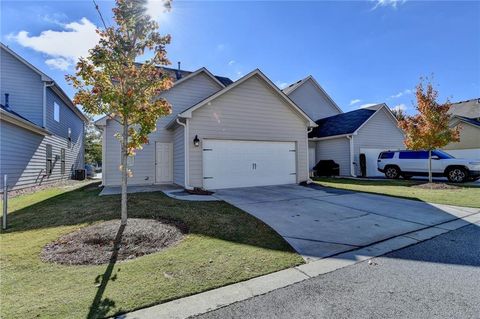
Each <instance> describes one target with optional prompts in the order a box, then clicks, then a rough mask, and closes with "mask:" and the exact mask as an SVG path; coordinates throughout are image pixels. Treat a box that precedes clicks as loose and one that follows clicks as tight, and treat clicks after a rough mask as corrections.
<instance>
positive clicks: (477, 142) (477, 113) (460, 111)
mask: <svg viewBox="0 0 480 319" xmlns="http://www.w3.org/2000/svg"><path fill="white" fill-rule="evenodd" d="M450 114H452V115H453V118H452V120H451V122H450V125H451V126H452V127H459V128H460V141H459V142H454V143H450V144H448V145H447V146H446V147H444V150H445V151H446V152H448V153H450V154H452V155H453V156H455V157H459V158H462V157H463V158H474V159H480V99H472V100H468V101H463V102H458V103H453V104H452V107H451V108H450Z"/></svg>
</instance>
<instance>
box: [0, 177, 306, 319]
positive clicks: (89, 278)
mask: <svg viewBox="0 0 480 319" xmlns="http://www.w3.org/2000/svg"><path fill="white" fill-rule="evenodd" d="M99 191H100V189H99V188H98V184H90V185H87V186H85V187H82V188H79V189H75V190H71V189H70V190H68V191H65V190H64V189H63V190H62V189H49V190H44V191H41V192H38V193H35V194H30V195H23V196H19V197H16V198H13V199H11V200H10V202H9V205H10V208H11V213H10V214H9V223H10V228H9V229H8V231H7V232H2V234H1V235H0V240H1V247H2V249H1V251H0V264H1V269H0V271H1V274H2V285H1V288H0V289H1V295H0V298H1V300H2V307H1V309H0V317H1V318H22V319H23V318H38V317H41V318H98V317H108V316H112V315H115V314H120V313H125V312H128V311H132V310H135V309H139V308H143V307H147V306H151V305H155V304H158V303H162V302H166V301H169V300H173V299H176V298H181V297H184V296H188V295H191V294H195V293H199V292H202V291H205V290H209V289H214V288H217V287H221V286H224V285H228V284H231V283H235V282H239V281H243V280H247V279H250V278H253V277H257V276H260V275H264V274H267V273H271V272H274V271H278V270H281V269H284V268H288V267H292V266H295V265H298V264H300V263H303V259H302V258H301V257H300V256H299V255H298V254H296V253H295V252H293V251H292V249H291V247H290V246H289V245H288V244H287V243H286V242H285V241H284V240H283V239H282V238H281V237H280V236H279V235H278V234H277V233H275V232H274V231H273V230H272V229H271V228H270V227H268V226H267V225H265V224H264V223H262V222H261V221H259V220H257V219H256V218H254V217H253V216H251V215H249V214H247V213H245V212H243V211H241V210H239V209H237V208H235V207H233V206H231V205H229V204H227V203H225V202H190V201H188V202H187V201H180V200H176V199H173V198H169V197H167V196H165V195H164V194H163V193H161V192H155V193H138V194H129V221H132V220H134V219H137V218H138V219H150V220H159V221H178V222H180V223H182V224H183V225H185V226H186V227H188V233H184V234H183V239H180V240H178V241H176V243H175V244H174V245H172V246H169V247H168V248H166V249H162V250H161V251H159V252H155V253H148V254H145V255H143V256H140V257H136V258H131V259H128V258H127V259H128V260H124V261H118V260H114V262H112V261H111V260H110V259H109V260H108V262H107V263H104V264H99V265H98V264H97V265H62V264H59V263H56V262H50V261H48V262H45V261H42V259H41V254H42V250H43V249H44V247H45V246H48V245H49V244H51V243H53V242H56V241H58V240H59V239H60V238H62V236H68V234H73V233H74V232H76V231H79V230H81V229H87V228H86V227H90V226H93V227H95V225H97V226H98V225H101V224H99V223H103V222H107V221H112V220H118V218H119V217H120V196H117V195H113V196H101V197H99V196H98V193H99ZM127 228H128V226H127ZM110 238H111V237H110ZM107 241H109V240H107ZM113 247H114V242H109V244H108V245H107V247H106V250H105V252H106V255H107V256H108V258H111V257H112V253H113V251H114V250H113Z"/></svg>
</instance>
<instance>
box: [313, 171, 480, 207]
mask: <svg viewBox="0 0 480 319" xmlns="http://www.w3.org/2000/svg"><path fill="white" fill-rule="evenodd" d="M314 181H315V183H317V184H319V185H322V186H325V187H332V188H338V189H346V190H352V191H358V192H366V193H373V194H380V195H387V196H393V197H401V198H407V199H413V200H420V201H424V202H430V203H437V204H446V205H455V206H465V207H478V208H480V201H479V200H478V199H479V198H480V186H474V185H466V184H455V185H452V184H448V183H433V185H431V184H428V183H426V182H424V181H415V180H403V179H397V180H387V179H385V180H367V179H351V178H315V180H314Z"/></svg>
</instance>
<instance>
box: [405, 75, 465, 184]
mask: <svg viewBox="0 0 480 319" xmlns="http://www.w3.org/2000/svg"><path fill="white" fill-rule="evenodd" d="M426 82H427V83H426V85H424V79H423V78H421V79H420V83H419V84H418V85H417V87H416V93H415V95H416V98H417V105H416V106H415V108H416V110H417V111H418V113H417V114H416V115H413V116H406V117H405V118H404V119H403V120H400V121H399V122H398V125H399V127H400V128H402V129H403V131H404V132H405V141H404V143H405V146H406V147H407V148H409V149H413V150H427V151H428V181H429V182H430V183H431V182H432V150H434V149H437V148H442V147H444V146H446V145H447V144H448V143H450V142H457V141H459V129H458V128H450V126H449V123H450V119H451V115H450V114H448V110H449V109H450V106H451V104H450V102H449V101H448V100H447V101H446V102H445V103H443V104H440V103H438V102H437V98H438V91H437V90H435V88H434V87H433V84H432V83H431V82H430V81H428V79H426Z"/></svg>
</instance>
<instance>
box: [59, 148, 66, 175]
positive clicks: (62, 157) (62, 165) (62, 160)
mask: <svg viewBox="0 0 480 319" xmlns="http://www.w3.org/2000/svg"><path fill="white" fill-rule="evenodd" d="M60 170H61V172H62V175H64V174H65V149H64V148H62V149H60Z"/></svg>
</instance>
